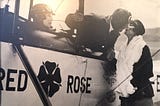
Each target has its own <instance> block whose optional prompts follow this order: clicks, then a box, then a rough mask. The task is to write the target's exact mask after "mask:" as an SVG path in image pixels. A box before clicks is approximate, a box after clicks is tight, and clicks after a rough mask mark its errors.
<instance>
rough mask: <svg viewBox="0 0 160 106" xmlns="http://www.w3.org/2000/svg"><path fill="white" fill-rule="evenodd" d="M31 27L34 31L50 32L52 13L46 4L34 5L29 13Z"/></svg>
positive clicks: (51, 28)
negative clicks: (32, 26) (31, 22)
mask: <svg viewBox="0 0 160 106" xmlns="http://www.w3.org/2000/svg"><path fill="white" fill-rule="evenodd" d="M29 15H30V17H31V19H32V21H33V25H34V27H35V28H36V29H39V30H42V31H52V30H54V29H53V27H52V21H53V15H54V13H53V11H52V9H51V8H49V7H48V6H47V5H46V4H36V5H34V6H33V7H32V8H31V10H30V13H29Z"/></svg>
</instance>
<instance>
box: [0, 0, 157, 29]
mask: <svg viewBox="0 0 160 106" xmlns="http://www.w3.org/2000/svg"><path fill="white" fill-rule="evenodd" d="M1 1H7V0H1ZM14 1H15V0H10V4H14V3H13V2H14ZM21 1H23V6H21V8H20V9H21V10H23V11H21V12H22V13H23V14H25V13H27V12H28V11H26V12H24V11H25V10H26V8H24V7H26V6H28V5H27V3H28V2H29V0H21ZM34 1H35V2H36V3H42V2H43V3H46V4H48V5H49V6H50V7H52V9H53V11H55V12H56V16H55V18H56V19H60V20H64V19H65V17H66V15H67V14H68V13H73V12H75V11H76V9H77V8H78V1H79V0H34ZM117 8H124V9H127V10H128V11H130V12H131V13H132V16H133V18H138V19H140V20H141V21H142V22H143V23H144V25H145V26H146V27H147V28H154V27H160V0H98V1H97V0H85V14H90V13H95V14H98V15H105V16H106V15H110V14H112V13H113V11H114V10H115V9H117Z"/></svg>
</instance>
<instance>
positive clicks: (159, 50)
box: [109, 49, 160, 92]
mask: <svg viewBox="0 0 160 106" xmlns="http://www.w3.org/2000/svg"><path fill="white" fill-rule="evenodd" d="M158 52H160V49H158V50H157V51H156V52H155V53H153V55H152V56H151V57H152V58H153V57H154V56H155V55H156V54H158ZM148 61H149V59H147V60H146V61H145V62H144V63H143V64H142V65H141V66H140V67H138V68H137V69H136V70H135V72H136V71H138V70H139V69H140V68H141V67H142V66H143V65H144V64H145V63H146V62H148ZM131 75H132V73H131V74H130V75H128V76H127V77H126V78H125V79H124V80H123V81H121V82H120V83H119V84H118V85H117V86H115V87H114V88H113V89H112V90H111V91H114V90H115V89H117V88H118V87H119V86H120V85H122V84H123V83H124V82H125V81H126V80H127V79H128V78H129V77H130V76H131ZM146 86H149V85H146ZM146 86H145V87H144V88H146ZM144 88H142V89H144ZM111 91H109V92H111Z"/></svg>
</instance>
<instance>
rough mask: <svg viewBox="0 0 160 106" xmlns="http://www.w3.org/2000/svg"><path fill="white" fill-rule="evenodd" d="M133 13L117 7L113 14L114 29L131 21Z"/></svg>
mask: <svg viewBox="0 0 160 106" xmlns="http://www.w3.org/2000/svg"><path fill="white" fill-rule="evenodd" d="M130 16H131V13H130V12H128V11H127V10H125V9H121V8H119V9H116V10H115V11H114V12H113V14H112V19H111V25H112V27H113V29H115V30H119V29H121V28H123V27H124V26H125V25H126V24H128V23H129V17H130Z"/></svg>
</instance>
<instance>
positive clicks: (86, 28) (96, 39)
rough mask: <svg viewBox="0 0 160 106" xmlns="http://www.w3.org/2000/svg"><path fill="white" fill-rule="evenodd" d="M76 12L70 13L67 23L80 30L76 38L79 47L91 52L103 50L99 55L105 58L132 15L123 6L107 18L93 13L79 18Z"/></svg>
mask: <svg viewBox="0 0 160 106" xmlns="http://www.w3.org/2000/svg"><path fill="white" fill-rule="evenodd" d="M75 14H77V13H75ZM75 14H69V15H68V16H67V18H66V20H65V23H66V24H67V25H68V26H69V27H70V28H71V29H77V30H78V32H77V39H76V40H77V45H78V49H80V50H81V49H82V51H86V52H87V51H88V52H90V53H91V54H94V53H95V52H101V54H100V55H98V56H101V57H102V58H104V59H106V54H108V52H109V51H110V49H111V48H113V46H114V42H115V41H116V38H117V37H118V36H119V35H120V34H119V32H120V31H122V30H123V29H124V28H125V27H126V26H127V24H128V22H129V17H130V16H131V13H130V12H128V11H127V10H125V9H121V8H119V9H116V10H115V11H114V12H113V14H112V15H110V16H107V17H105V18H104V17H99V16H97V15H95V14H91V15H79V17H80V18H79V19H77V18H75V17H77V15H75ZM76 19H77V20H76ZM87 49H88V50H87Z"/></svg>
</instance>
